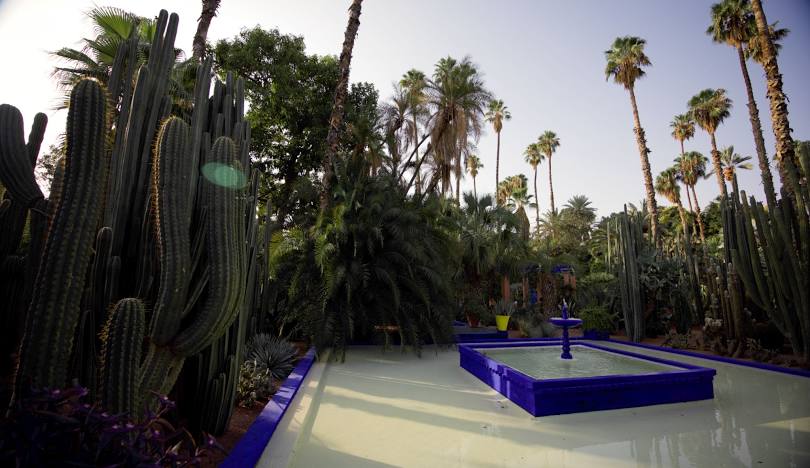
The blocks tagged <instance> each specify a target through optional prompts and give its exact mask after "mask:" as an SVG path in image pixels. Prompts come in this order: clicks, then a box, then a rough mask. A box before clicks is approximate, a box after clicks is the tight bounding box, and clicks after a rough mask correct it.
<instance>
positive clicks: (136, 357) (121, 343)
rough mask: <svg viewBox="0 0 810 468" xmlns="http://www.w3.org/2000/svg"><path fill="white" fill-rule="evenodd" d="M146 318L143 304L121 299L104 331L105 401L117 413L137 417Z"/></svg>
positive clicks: (103, 368) (138, 301) (103, 378)
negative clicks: (139, 372)
mask: <svg viewBox="0 0 810 468" xmlns="http://www.w3.org/2000/svg"><path fill="white" fill-rule="evenodd" d="M145 314H146V312H145V311H144V305H143V302H141V301H140V300H138V299H121V300H120V301H118V303H117V304H115V307H114V308H113V310H112V312H111V313H110V316H109V318H108V320H107V323H106V324H105V326H104V330H103V331H102V341H103V342H104V346H103V348H102V351H101V357H102V389H103V392H102V400H103V401H104V402H105V405H106V408H107V409H108V410H110V411H113V412H115V413H130V414H135V413H137V411H136V410H137V409H138V408H137V406H136V404H137V402H138V387H137V385H136V383H137V378H138V370H139V364H140V362H141V348H142V346H143V338H144V333H145Z"/></svg>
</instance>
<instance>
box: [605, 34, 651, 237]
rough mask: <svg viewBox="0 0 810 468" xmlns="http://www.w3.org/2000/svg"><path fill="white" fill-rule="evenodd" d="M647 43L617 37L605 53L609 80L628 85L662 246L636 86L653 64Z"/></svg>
mask: <svg viewBox="0 0 810 468" xmlns="http://www.w3.org/2000/svg"><path fill="white" fill-rule="evenodd" d="M646 43H647V41H645V40H644V39H641V38H640V37H633V36H625V37H617V38H616V40H615V41H613V45H612V46H611V47H610V50H607V51H605V58H606V59H607V65H606V66H605V77H606V78H607V79H610V77H613V81H614V82H616V83H617V84H620V85H622V86H624V88H625V89H626V90H627V91H628V92H629V93H630V104H631V105H632V107H633V123H634V125H635V127H634V131H635V133H636V143H637V144H638V152H639V156H640V158H641V172H642V175H643V176H644V187H645V190H646V193H647V209H648V210H649V212H650V224H651V228H652V233H653V242H654V243H655V244H658V206H657V204H656V202H655V189H654V188H653V181H652V172H651V171H650V156H649V154H650V149H649V148H648V147H647V140H646V139H645V137H644V129H643V128H642V127H641V120H640V119H639V116H638V105H637V104H636V93H635V90H634V88H635V84H636V80H638V79H640V78H641V77H643V76H644V74H645V72H644V70H643V68H642V67H646V66H649V65H651V63H650V59H649V57H647V55H645V54H644V45H645V44H646Z"/></svg>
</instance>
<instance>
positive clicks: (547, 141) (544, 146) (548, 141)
mask: <svg viewBox="0 0 810 468" xmlns="http://www.w3.org/2000/svg"><path fill="white" fill-rule="evenodd" d="M537 145H538V148H539V149H540V153H541V154H543V155H545V159H547V160H548V194H549V202H550V203H551V211H552V212H553V213H556V212H557V208H556V207H555V206H554V183H553V182H552V180H551V157H552V156H554V153H555V152H556V151H557V148H559V147H560V139H559V138H558V137H557V134H556V133H554V132H552V131H551V130H546V131H545V132H543V134H542V135H540V137H539V138H538V139H537Z"/></svg>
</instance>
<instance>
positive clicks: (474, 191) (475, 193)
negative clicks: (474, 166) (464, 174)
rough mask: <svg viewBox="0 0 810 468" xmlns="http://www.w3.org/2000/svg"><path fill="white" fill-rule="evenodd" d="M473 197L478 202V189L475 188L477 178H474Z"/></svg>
mask: <svg viewBox="0 0 810 468" xmlns="http://www.w3.org/2000/svg"><path fill="white" fill-rule="evenodd" d="M473 195H475V199H476V200H478V189H477V188H476V187H475V176H473Z"/></svg>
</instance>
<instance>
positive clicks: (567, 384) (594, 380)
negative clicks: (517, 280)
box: [459, 342, 716, 416]
mask: <svg viewBox="0 0 810 468" xmlns="http://www.w3.org/2000/svg"><path fill="white" fill-rule="evenodd" d="M557 345H558V344H557V343H553V342H546V343H531V342H530V343H505V342H495V343H476V344H465V345H459V363H460V365H461V367H462V368H464V369H465V370H467V371H468V372H470V373H471V374H473V375H474V376H476V377H477V378H478V379H480V380H481V381H483V382H484V383H486V384H487V385H489V386H490V387H492V388H493V389H495V390H496V391H497V392H498V393H500V394H502V395H504V396H505V397H507V398H509V399H510V400H511V401H513V402H514V403H515V404H517V405H518V406H520V407H521V408H523V409H524V410H526V411H528V412H529V413H530V414H531V415H533V416H550V415H556V414H569V413H580V412H587V411H601V410H608V409H618V408H631V407H637V406H648V405H657V404H665V403H681V402H686V401H696V400H706V399H711V398H713V397H714V388H713V384H712V379H713V378H714V375H715V374H716V371H715V370H714V369H708V368H704V367H700V366H694V365H691V364H685V363H681V362H676V361H669V360H666V359H661V358H656V357H652V356H645V355H641V354H636V353H632V352H629V351H622V350H616V349H612V348H606V347H602V346H599V345H594V344H591V343H581V345H583V346H588V347H591V348H594V349H600V350H602V351H606V352H611V353H615V354H621V355H626V356H631V357H634V358H637V359H645V360H648V361H653V362H658V363H662V364H667V365H670V366H674V367H678V368H680V369H682V370H677V371H672V372H664V373H657V374H642V375H615V376H600V377H579V378H570V379H553V380H539V379H534V378H532V377H529V376H527V375H525V374H523V373H522V372H520V371H517V370H515V369H512V368H511V367H509V366H507V365H505V364H503V363H501V362H499V361H497V360H495V359H492V358H490V357H488V356H485V355H484V354H483V353H480V352H478V351H477V350H476V349H482V348H516V347H537V346H557Z"/></svg>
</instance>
